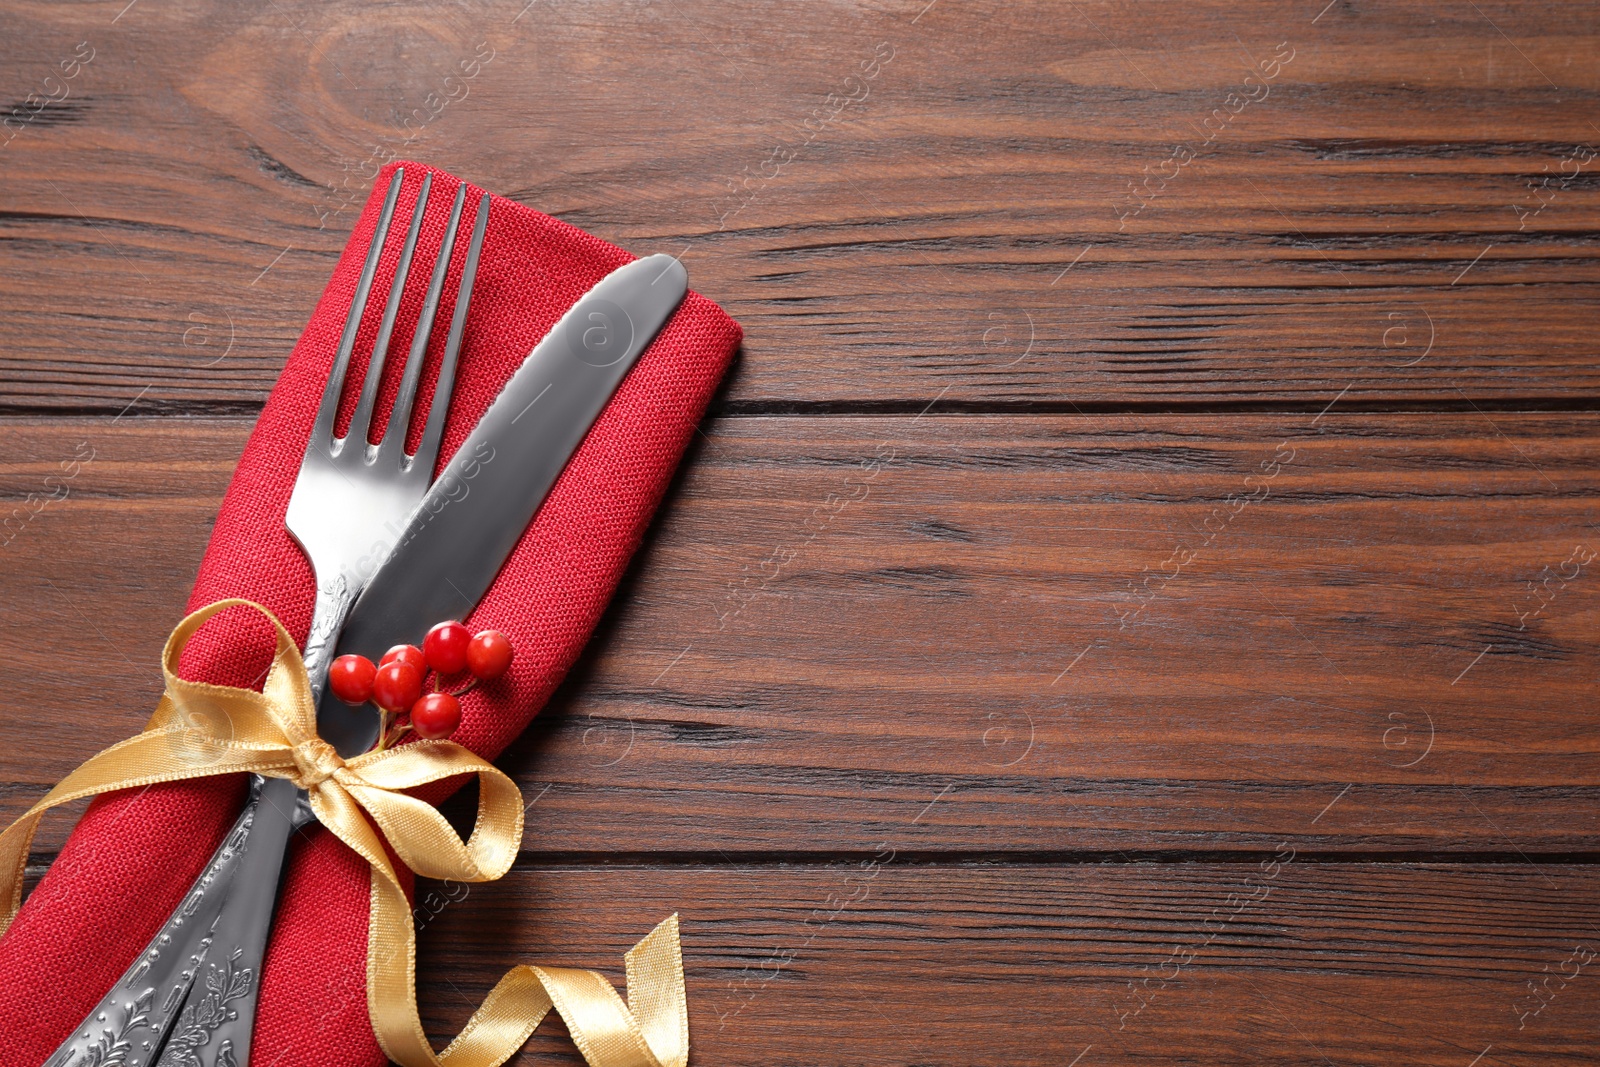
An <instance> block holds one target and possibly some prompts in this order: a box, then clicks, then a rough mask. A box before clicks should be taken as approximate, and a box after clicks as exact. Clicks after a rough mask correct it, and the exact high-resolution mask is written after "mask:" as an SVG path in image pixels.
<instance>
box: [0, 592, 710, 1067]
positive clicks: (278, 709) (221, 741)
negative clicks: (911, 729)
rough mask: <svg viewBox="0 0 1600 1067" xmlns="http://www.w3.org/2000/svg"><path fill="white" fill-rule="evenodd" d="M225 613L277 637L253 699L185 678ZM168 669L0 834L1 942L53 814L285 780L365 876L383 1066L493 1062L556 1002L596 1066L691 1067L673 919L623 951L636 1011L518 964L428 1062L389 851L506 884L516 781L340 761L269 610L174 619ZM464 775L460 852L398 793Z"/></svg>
mask: <svg viewBox="0 0 1600 1067" xmlns="http://www.w3.org/2000/svg"><path fill="white" fill-rule="evenodd" d="M231 607H245V608H249V609H251V610H254V611H257V612H260V613H261V614H262V615H264V616H266V618H267V620H268V621H269V622H271V623H272V626H273V629H274V630H275V632H276V638H277V647H276V651H275V652H274V654H273V662H272V667H271V668H270V669H269V670H268V672H267V678H266V681H265V684H264V685H263V686H262V690H261V692H259V693H257V692H254V691H253V690H249V689H235V688H232V687H229V686H217V685H207V684H205V683H203V682H191V681H186V680H185V679H183V678H180V677H178V673H177V670H178V663H179V660H180V658H181V656H182V654H183V648H184V646H185V645H186V644H187V643H188V641H189V639H190V638H191V637H192V636H193V635H194V633H195V631H197V630H198V629H199V628H200V627H201V626H202V625H203V624H204V623H205V621H206V620H207V619H209V618H211V617H212V616H213V615H215V614H217V613H218V612H220V611H224V610H226V609H228V608H231ZM161 666H162V673H163V675H164V676H165V679H166V692H165V693H164V694H163V695H162V697H161V700H160V702H159V703H158V704H157V706H156V710H155V713H154V714H153V715H152V716H151V717H150V721H149V723H147V724H146V726H145V730H144V732H143V733H141V734H139V735H137V736H135V737H131V738H129V739H128V740H126V741H123V742H120V743H119V744H116V745H113V746H111V747H110V748H108V749H106V750H105V751H104V752H101V753H100V754H99V755H97V756H94V757H92V758H91V759H89V760H88V761H87V762H86V763H84V764H83V765H82V766H81V767H79V768H78V769H77V770H75V771H73V772H72V773H71V774H70V775H68V776H67V777H66V778H64V779H63V780H62V781H61V782H59V783H58V784H57V785H56V787H55V788H54V789H52V790H50V792H49V793H48V794H46V795H45V797H44V798H43V799H42V800H40V801H39V802H38V803H37V804H35V805H34V806H33V807H32V808H30V809H29V810H28V811H27V812H26V813H25V814H24V815H23V816H22V817H21V818H19V819H17V820H16V821H15V822H14V823H12V824H11V825H10V826H9V827H7V828H6V830H5V832H4V833H0V934H4V932H5V930H6V928H7V927H9V926H10V924H11V920H12V919H13V918H14V917H15V915H16V912H17V909H18V908H19V907H20V905H21V903H22V876H23V870H24V868H25V865H26V863H27V858H28V846H29V845H30V844H31V843H32V841H33V835H34V831H35V830H36V829H37V828H38V824H39V820H40V818H41V817H42V816H43V815H44V813H45V812H46V811H47V810H49V809H50V808H52V807H55V806H56V805H58V804H64V803H67V802H68V801H71V800H76V799H79V798H81V797H86V796H93V795H95V794H97V793H107V792H113V791H116V790H120V789H128V788H132V787H135V786H142V785H149V784H152V783H156V782H172V781H179V780H182V779H186V778H200V777H206V776H209V775H215V774H233V773H237V772H241V771H249V772H252V773H255V774H261V775H266V776H268V777H272V778H288V779H290V780H291V781H293V782H294V783H295V785H297V786H299V787H300V788H301V789H304V790H306V792H307V793H308V794H309V795H310V799H311V810H312V811H313V812H314V813H315V814H316V816H317V819H318V821H320V822H321V823H322V824H323V825H324V826H326V827H327V828H328V829H329V830H330V831H332V832H333V833H334V834H335V835H336V836H337V837H338V838H339V839H340V840H341V841H343V842H344V843H345V844H346V845H348V846H349V847H350V848H352V849H354V850H355V851H356V852H357V853H358V854H359V855H361V856H362V857H363V858H364V859H366V861H367V863H368V864H369V866H370V867H371V868H372V883H371V885H372V889H371V898H370V913H369V917H368V924H367V1010H368V1015H369V1016H370V1018H371V1020H372V1026H373V1031H374V1033H375V1034H376V1035H377V1038H378V1043H379V1045H380V1046H382V1048H383V1050H384V1051H385V1052H386V1053H388V1055H389V1057H390V1058H391V1059H393V1060H395V1061H396V1062H398V1063H400V1064H402V1065H403V1067H498V1065H499V1064H501V1063H504V1062H505V1061H506V1060H507V1059H508V1058H510V1057H511V1055H512V1054H513V1053H515V1052H516V1050H517V1049H518V1048H520V1047H521V1046H522V1043H523V1042H524V1041H526V1040H527V1038H528V1035H529V1034H531V1033H532V1032H533V1030H534V1028H535V1027H537V1026H538V1025H539V1022H540V1020H541V1019H543V1018H544V1016H545V1014H546V1013H548V1011H549V1010H550V1008H551V1007H555V1008H556V1010H557V1011H559V1012H560V1013H561V1015H562V1017H563V1018H564V1019H566V1021H567V1025H568V1028H569V1029H570V1030H571V1033H572V1038H573V1041H574V1042H575V1043H576V1044H577V1045H578V1047H579V1049H581V1050H582V1052H583V1054H584V1056H585V1058H586V1059H588V1061H589V1063H590V1064H591V1065H592V1067H684V1065H685V1063H686V1061H687V1058H688V1049H689V1029H688V1015H687V1009H686V1007H685V1001H684V993H683V963H682V959H681V957H680V955H679V948H678V923H677V916H676V915H674V916H672V917H671V918H669V919H668V920H667V921H666V922H663V923H662V924H661V925H660V926H658V927H656V929H655V930H654V931H652V932H651V933H650V935H649V936H648V937H646V938H645V939H644V940H643V941H641V942H640V943H639V944H638V945H636V946H635V947H634V949H633V950H632V951H631V952H629V953H628V992H629V996H630V998H632V1000H633V1005H632V1009H633V1010H631V1011H630V1009H629V1007H628V1006H627V1005H624V1004H623V1002H622V1000H621V998H620V997H618V996H617V993H616V991H615V990H614V989H613V988H612V987H611V984H610V983H609V982H607V981H606V980H605V979H604V978H602V977H601V976H600V975H598V974H595V973H594V972H593V971H575V970H568V969H564V968H540V967H532V966H523V967H517V968H515V969H513V970H512V971H511V972H509V973H508V974H507V975H506V976H505V977H504V978H503V979H501V981H500V983H499V984H498V985H497V986H495V988H494V990H493V991H492V992H491V993H490V994H489V997H488V999H487V1000H485V1001H484V1003H483V1005H482V1006H481V1007H480V1008H479V1009H478V1011H477V1012H475V1013H474V1014H473V1017H472V1019H471V1020H469V1021H468V1023H467V1026H466V1028H465V1029H464V1030H462V1032H461V1033H460V1034H459V1035H457V1037H456V1039H455V1040H454V1041H453V1042H451V1044H450V1047H449V1048H447V1049H446V1050H445V1051H444V1052H443V1053H442V1054H440V1055H435V1054H434V1051H433V1047H432V1045H431V1044H430V1043H429V1042H428V1038H427V1035H426V1033H425V1032H424V1031H423V1029H422V1022H421V1020H420V1018H419V1017H418V1013H417V994H416V987H415V985H414V975H415V973H416V931H415V928H414V927H413V925H412V913H411V905H410V902H409V901H408V900H407V897H406V894H405V890H404V888H403V887H402V886H401V884H400V879H399V875H398V874H397V873H396V872H395V870H394V868H393V867H392V866H391V865H390V862H389V856H388V854H387V852H386V851H385V849H384V847H383V844H384V842H385V841H387V842H388V844H389V846H390V847H391V848H393V850H394V853H395V854H396V855H397V856H399V857H400V859H401V861H402V862H404V863H405V864H406V866H408V867H409V868H411V869H412V870H413V871H414V872H416V873H417V874H419V875H422V876H424V877H429V878H450V879H454V880H456V881H464V882H485V881H492V880H493V879H496V878H499V877H500V876H501V875H503V874H505V873H506V871H508V870H510V868H511V864H512V862H513V861H514V860H515V859H516V855H517V849H518V848H519V847H520V845H521V841H522V815H523V808H522V795H521V793H520V792H519V791H518V789H517V786H516V783H514V782H512V781H511V779H510V778H508V777H506V775H505V774H504V773H502V772H501V771H500V770H499V769H498V768H496V767H495V766H494V765H493V764H491V763H489V762H487V761H486V760H484V759H482V758H480V757H479V756H477V755H476V754H474V753H473V752H471V751H469V750H468V749H465V748H463V747H461V746H460V745H457V744H455V743H454V742H450V741H420V742H417V743H414V744H407V745H403V746H400V747H398V748H393V749H388V750H385V751H383V752H367V753H363V754H362V755H360V756H356V757H354V758H353V759H350V760H344V759H341V758H340V756H339V754H338V753H337V752H336V751H335V750H334V748H333V746H332V745H330V744H328V743H327V742H326V741H323V740H322V739H321V738H320V737H318V736H317V731H316V704H315V702H314V701H313V700H312V698H311V685H310V680H309V679H308V678H307V676H306V669H305V663H304V661H303V660H302V659H301V656H300V649H299V647H298V646H297V645H296V644H295V642H294V639H293V638H292V637H290V635H289V632H288V630H286V629H285V628H284V626H283V624H282V623H281V622H279V621H278V619H277V618H276V617H275V616H273V614H272V613H271V612H270V611H268V610H267V609H266V608H264V607H262V606H261V605H259V604H255V603H252V602H251V601H248V600H219V601H217V602H216V603H214V604H208V605H207V606H205V607H203V608H201V609H199V610H198V611H195V612H194V613H192V614H190V615H189V616H188V617H187V618H185V619H184V620H183V621H182V622H180V623H178V625H177V626H176V627H175V628H174V629H173V631H172V634H171V636H170V637H168V638H167V644H166V647H165V648H164V649H163V651H162V656H161ZM467 774H476V775H477V776H478V785H479V789H478V818H477V822H476V823H475V825H474V826H473V828H472V833H471V834H470V835H469V836H468V838H467V840H466V841H462V840H461V838H460V837H458V836H457V835H456V832H455V830H454V829H452V828H451V826H450V824H449V823H448V822H446V821H445V819H444V817H443V816H442V815H440V814H439V812H438V810H437V809H435V808H434V807H433V806H432V805H429V804H426V803H424V802H423V801H421V800H418V799H416V798H415V797H411V796H408V795H406V792H405V790H409V789H414V788H416V787H418V786H421V785H426V784H428V783H429V782H436V781H439V780H441V779H443V778H452V777H456V776H460V775H467ZM380 833H381V838H380ZM636 957H637V959H636Z"/></svg>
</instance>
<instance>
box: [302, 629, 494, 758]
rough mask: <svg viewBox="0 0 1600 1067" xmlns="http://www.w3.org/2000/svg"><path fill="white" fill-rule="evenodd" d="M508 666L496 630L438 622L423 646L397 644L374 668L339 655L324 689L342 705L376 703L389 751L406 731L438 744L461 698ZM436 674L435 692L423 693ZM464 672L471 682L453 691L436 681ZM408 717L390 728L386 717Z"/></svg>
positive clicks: (454, 720)
mask: <svg viewBox="0 0 1600 1067" xmlns="http://www.w3.org/2000/svg"><path fill="white" fill-rule="evenodd" d="M510 666H511V642H510V640H509V639H507V637H506V635H505V634H503V633H501V632H500V631H499V630H482V631H480V632H478V633H476V634H474V633H472V631H470V630H468V629H467V628H466V627H465V626H463V625H461V624H460V623H459V622H453V621H452V622H441V623H440V624H439V625H437V626H435V627H434V628H433V629H431V630H429V631H428V636H427V637H425V638H423V639H422V647H421V648H418V647H417V646H416V645H395V646H394V647H393V648H391V649H390V650H389V651H387V652H385V653H384V654H383V658H382V659H381V660H379V661H378V662H377V664H376V665H374V664H373V662H372V661H371V660H370V659H368V658H367V657H365V656H340V657H339V658H338V659H336V660H334V661H333V665H332V666H331V667H330V668H329V669H328V688H329V689H331V690H333V695H334V696H336V697H338V698H339V699H340V700H342V701H344V702H345V703H346V704H365V703H367V702H368V701H371V702H372V703H374V704H376V705H378V708H379V710H380V711H382V712H383V730H382V733H381V740H380V741H379V742H378V747H379V748H380V749H384V748H388V747H389V746H390V745H392V744H393V743H394V742H395V741H397V740H399V739H400V737H401V736H402V735H403V734H405V733H406V731H408V730H409V731H413V732H415V733H416V735H417V736H418V737H422V738H426V739H428V740H430V741H431V740H438V739H439V738H444V737H449V736H450V735H451V734H453V733H455V729H456V727H457V726H459V725H461V700H460V697H461V696H462V694H464V693H466V692H467V691H468V690H470V689H472V688H473V687H474V686H476V685H477V684H478V683H479V682H487V681H491V680H492V679H495V678H498V677H500V676H501V675H502V674H504V673H506V669H507V668H509V667H510ZM430 670H431V671H432V672H433V674H434V680H433V691H432V692H430V693H424V692H423V691H422V687H423V681H424V680H425V679H426V678H427V676H428V672H429V671H430ZM463 672H465V673H469V674H471V675H472V680H471V681H470V682H468V683H467V684H466V685H465V686H463V687H462V688H460V689H457V690H455V691H453V692H446V691H444V690H442V689H441V688H440V687H439V681H440V679H442V678H447V677H449V676H450V675H459V674H462V673H463ZM399 715H407V716H408V718H409V721H408V722H405V723H401V724H400V725H398V726H397V727H395V729H393V730H391V729H390V728H389V726H390V723H389V720H390V716H399Z"/></svg>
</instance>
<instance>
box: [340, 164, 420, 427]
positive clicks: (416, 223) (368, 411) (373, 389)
mask: <svg viewBox="0 0 1600 1067" xmlns="http://www.w3.org/2000/svg"><path fill="white" fill-rule="evenodd" d="M432 186H433V175H432V174H425V175H423V178H422V191H421V192H420V193H418V194H417V202H416V204H415V206H413V207H412V209H411V227H410V228H409V229H408V230H407V231H406V243H405V244H404V245H402V246H401V248H400V262H399V264H397V265H396V266H395V269H394V280H393V281H391V282H390V283H389V302H388V303H387V304H385V305H384V308H383V321H382V322H381V323H380V324H379V325H378V338H377V340H376V341H374V342H373V343H372V358H371V359H369V360H367V377H366V380H365V381H363V382H362V383H361V400H360V401H359V402H358V403H357V404H356V413H355V414H354V415H353V416H351V418H350V428H349V429H348V430H346V431H345V439H346V440H349V439H350V438H352V437H354V438H355V439H356V440H357V441H358V442H360V443H361V444H363V445H364V444H366V440H367V433H368V432H369V431H370V429H371V422H372V405H373V404H374V403H375V402H376V401H377V399H378V385H379V383H380V382H381V381H382V380H383V365H384V363H385V362H386V361H387V357H388V355H389V335H390V334H392V333H394V320H395V318H396V317H397V316H398V315H399V313H400V297H401V294H402V293H403V292H404V291H405V287H406V279H407V278H409V277H410V276H411V257H412V255H413V254H414V253H415V252H416V250H417V234H418V233H420V232H421V230H422V215H423V212H424V211H425V210H426V209H427V206H428V190H429V189H430V188H432Z"/></svg>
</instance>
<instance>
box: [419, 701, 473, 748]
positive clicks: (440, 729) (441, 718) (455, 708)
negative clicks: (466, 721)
mask: <svg viewBox="0 0 1600 1067" xmlns="http://www.w3.org/2000/svg"><path fill="white" fill-rule="evenodd" d="M460 725H461V701H459V700H457V699H456V698H455V697H453V696H451V695H450V694H449V693H429V694H428V695H427V696H425V697H423V698H422V699H421V700H419V701H417V702H416V703H415V704H413V705H411V728H412V729H413V730H415V731H416V732H417V736H418V737H421V738H425V739H427V740H429V741H437V740H439V739H440V738H442V737H449V736H450V735H451V734H453V733H455V732H456V727H457V726H460Z"/></svg>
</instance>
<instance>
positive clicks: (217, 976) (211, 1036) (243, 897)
mask: <svg viewBox="0 0 1600 1067" xmlns="http://www.w3.org/2000/svg"><path fill="white" fill-rule="evenodd" d="M259 798H260V803H259V806H258V807H257V810H256V815H255V825H254V827H252V829H251V831H250V840H249V843H248V844H247V845H246V846H245V850H244V856H243V858H242V859H241V861H240V863H239V867H238V870H237V871H236V872H235V874H234V879H233V886H232V888H231V889H230V890H229V891H228V894H227V898H226V900H224V902H223V906H222V913H221V915H220V916H219V917H218V918H217V920H216V923H215V926H214V928H213V930H212V934H211V947H210V950H209V951H208V952H207V953H206V957H205V961H204V965H203V967H202V969H201V973H200V974H199V975H197V976H196V977H195V979H194V980H193V981H192V982H191V983H190V986H189V990H188V996H187V997H186V998H185V999H184V1002H183V1009H182V1011H181V1013H180V1014H179V1015H178V1017H177V1018H176V1019H175V1020H173V1021H172V1022H171V1023H170V1025H171V1033H170V1034H169V1036H168V1037H167V1041H166V1044H165V1047H164V1048H162V1051H161V1059H160V1060H159V1061H158V1062H157V1064H156V1067H193V1065H194V1064H207V1065H215V1067H244V1065H245V1064H246V1063H248V1062H249V1059H250V1037H251V1035H252V1034H253V1033H254V1031H255V1024H256V1004H257V1001H258V999H259V995H260V992H261V962H262V959H263V957H265V956H266V952H267V934H268V932H269V931H270V930H271V929H272V915H273V911H274V909H275V907H276V904H277V899H278V883H279V882H280V881H281V879H282V877H283V868H284V859H285V857H286V854H287V852H288V849H289V840H290V838H291V837H292V836H293V834H294V831H295V830H297V829H299V827H301V826H303V825H305V822H307V821H309V819H310V809H309V807H307V806H306V804H305V803H304V800H305V794H304V793H303V792H301V791H300V789H299V788H298V787H296V786H295V784H294V783H293V782H291V781H289V780H288V779H286V778H269V779H266V780H265V781H264V782H262V783H261V785H260V788H259ZM129 1067H133V1065H132V1063H131V1062H130V1064H129Z"/></svg>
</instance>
